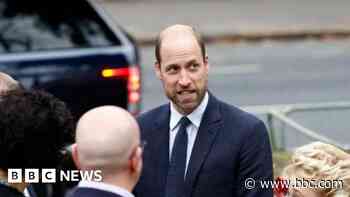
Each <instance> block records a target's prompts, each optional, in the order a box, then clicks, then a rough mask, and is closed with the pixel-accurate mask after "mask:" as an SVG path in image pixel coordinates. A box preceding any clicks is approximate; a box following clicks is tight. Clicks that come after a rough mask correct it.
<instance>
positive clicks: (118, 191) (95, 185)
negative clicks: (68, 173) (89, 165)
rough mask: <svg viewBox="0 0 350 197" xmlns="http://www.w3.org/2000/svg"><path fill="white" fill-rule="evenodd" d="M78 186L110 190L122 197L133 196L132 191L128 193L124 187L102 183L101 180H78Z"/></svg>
mask: <svg viewBox="0 0 350 197" xmlns="http://www.w3.org/2000/svg"><path fill="white" fill-rule="evenodd" d="M78 187H87V188H93V189H97V190H103V191H107V192H111V193H114V194H117V195H119V196H123V197H134V195H133V194H132V193H130V192H129V191H127V190H126V189H124V188H121V187H118V186H115V185H111V184H107V183H103V182H94V181H80V182H79V184H78Z"/></svg>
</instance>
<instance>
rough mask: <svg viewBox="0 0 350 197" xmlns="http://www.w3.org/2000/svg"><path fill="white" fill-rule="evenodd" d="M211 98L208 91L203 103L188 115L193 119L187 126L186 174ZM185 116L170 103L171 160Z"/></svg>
mask: <svg viewBox="0 0 350 197" xmlns="http://www.w3.org/2000/svg"><path fill="white" fill-rule="evenodd" d="M208 100H209V95H208V92H206V93H205V96H204V98H203V100H202V102H201V104H200V105H199V106H198V107H197V108H196V109H195V110H194V111H193V112H192V113H190V114H189V115H187V118H188V119H189V120H190V121H191V124H190V125H189V126H188V127H187V128H186V131H187V136H188V144H187V157H186V169H185V174H186V172H187V167H188V162H189V160H190V158H191V153H192V149H193V145H194V141H195V140H196V136H197V133H198V129H199V126H200V124H201V121H202V117H203V114H204V111H205V109H206V108H207V105H208ZM182 117H183V115H182V114H180V113H179V112H178V111H177V110H176V108H175V106H174V104H173V103H172V102H171V103H170V122H169V128H170V131H169V137H170V139H169V160H170V158H171V152H172V150H173V146H174V141H175V137H176V134H177V132H178V131H179V129H180V125H179V121H180V120H181V118H182Z"/></svg>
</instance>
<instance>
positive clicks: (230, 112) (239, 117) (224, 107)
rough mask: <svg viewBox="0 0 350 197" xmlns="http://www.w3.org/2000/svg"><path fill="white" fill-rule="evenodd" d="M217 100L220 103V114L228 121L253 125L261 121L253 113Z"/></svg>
mask: <svg viewBox="0 0 350 197" xmlns="http://www.w3.org/2000/svg"><path fill="white" fill-rule="evenodd" d="M218 102H219V103H220V108H221V114H222V116H223V117H224V119H225V120H228V121H229V122H230V123H237V124H250V125H255V124H259V123H261V122H262V121H261V120H260V119H258V118H257V117H256V116H255V115H253V114H251V113H249V112H247V111H244V110H242V109H240V108H239V107H237V106H234V105H231V104H228V103H225V102H223V101H218Z"/></svg>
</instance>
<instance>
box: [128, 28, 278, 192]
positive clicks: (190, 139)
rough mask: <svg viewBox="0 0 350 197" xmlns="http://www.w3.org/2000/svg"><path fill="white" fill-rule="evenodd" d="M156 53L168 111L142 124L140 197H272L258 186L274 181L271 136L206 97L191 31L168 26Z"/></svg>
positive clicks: (202, 58)
mask: <svg viewBox="0 0 350 197" xmlns="http://www.w3.org/2000/svg"><path fill="white" fill-rule="evenodd" d="M155 52H156V59H157V61H156V63H155V71H156V75H157V77H158V78H159V79H160V80H161V82H162V85H163V88H164V91H165V94H166V96H167V97H168V99H169V100H170V104H165V105H162V106H160V107H157V108H155V109H153V110H151V111H149V112H146V113H144V114H142V115H141V116H139V117H138V123H139V125H140V129H141V138H142V139H144V140H146V141H147V148H146V149H145V151H144V153H143V158H144V163H143V164H144V168H143V172H142V175H141V178H140V180H139V182H138V184H137V185H136V187H135V190H134V194H135V196H136V197H213V196H218V197H233V196H237V197H242V196H244V197H272V196H273V194H272V189H263V188H261V187H260V182H259V181H261V180H272V177H273V176H272V156H271V148H270V143H269V137H268V132H267V130H266V128H265V126H264V124H263V122H262V121H260V120H258V119H257V118H256V117H254V116H253V115H251V114H248V113H246V112H243V111H241V110H240V109H238V108H236V107H234V106H231V105H228V104H226V103H224V102H222V101H220V100H219V99H217V98H216V97H215V96H214V95H212V94H211V93H210V92H209V91H208V86H207V84H208V72H209V63H208V57H207V55H206V52H205V46H204V43H203V41H202V39H201V38H200V35H199V34H198V33H196V32H195V31H194V29H193V28H192V27H189V26H185V25H173V26H170V27H168V28H166V29H165V30H163V31H162V32H161V33H160V34H159V36H158V39H157V44H156V51H155ZM227 85H228V86H227V87H228V88H227V91H232V92H233V93H237V94H238V93H239V92H238V90H231V89H230V88H229V84H227ZM251 180H255V181H256V182H255V187H253V186H254V185H252V184H251V183H252V182H251ZM245 184H248V185H245ZM246 186H247V187H246Z"/></svg>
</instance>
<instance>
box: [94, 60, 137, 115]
mask: <svg viewBox="0 0 350 197" xmlns="http://www.w3.org/2000/svg"><path fill="white" fill-rule="evenodd" d="M101 74H102V77H104V78H118V77H122V78H127V80H128V85H127V86H128V87H127V88H128V108H129V111H130V112H131V113H133V114H137V113H138V111H139V107H138V106H139V103H140V100H141V94H140V90H141V80H140V70H139V68H138V67H128V68H108V69H103V70H102V73H101Z"/></svg>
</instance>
